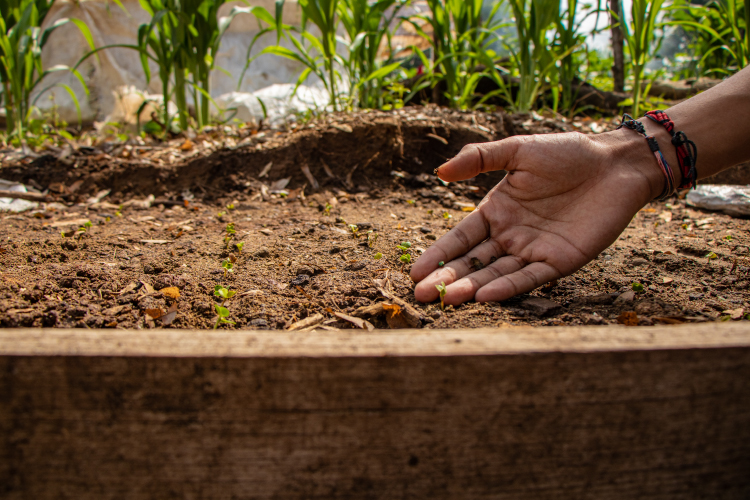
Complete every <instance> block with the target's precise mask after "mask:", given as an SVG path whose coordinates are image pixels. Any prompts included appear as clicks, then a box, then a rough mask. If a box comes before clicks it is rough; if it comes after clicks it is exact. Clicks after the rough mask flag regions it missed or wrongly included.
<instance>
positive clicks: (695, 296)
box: [688, 293, 704, 300]
mask: <svg viewBox="0 0 750 500" xmlns="http://www.w3.org/2000/svg"><path fill="white" fill-rule="evenodd" d="M703 297H704V295H703V294H702V293H691V294H690V295H688V299H690V300H700V299H702V298H703Z"/></svg>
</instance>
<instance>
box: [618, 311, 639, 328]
mask: <svg viewBox="0 0 750 500" xmlns="http://www.w3.org/2000/svg"><path fill="white" fill-rule="evenodd" d="M617 322H618V323H620V324H621V325H625V326H638V315H637V314H636V313H635V311H625V312H624V313H622V314H620V315H619V316H618V317H617Z"/></svg>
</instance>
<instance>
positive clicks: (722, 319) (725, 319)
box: [719, 316, 732, 322]
mask: <svg viewBox="0 0 750 500" xmlns="http://www.w3.org/2000/svg"><path fill="white" fill-rule="evenodd" d="M719 321H721V322H724V321H732V317H731V316H722V317H721V318H719Z"/></svg>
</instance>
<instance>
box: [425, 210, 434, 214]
mask: <svg viewBox="0 0 750 500" xmlns="http://www.w3.org/2000/svg"><path fill="white" fill-rule="evenodd" d="M434 213H435V211H434V210H428V211H427V215H432V214H434Z"/></svg>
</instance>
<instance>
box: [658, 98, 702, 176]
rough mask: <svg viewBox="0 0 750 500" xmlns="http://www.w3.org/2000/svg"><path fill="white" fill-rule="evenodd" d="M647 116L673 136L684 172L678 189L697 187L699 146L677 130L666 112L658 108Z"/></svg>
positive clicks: (682, 171)
mask: <svg viewBox="0 0 750 500" xmlns="http://www.w3.org/2000/svg"><path fill="white" fill-rule="evenodd" d="M646 116H647V117H648V118H650V119H651V120H653V121H655V122H656V123H658V124H660V125H662V126H664V128H665V129H667V132H669V135H671V136H672V144H673V145H674V147H675V150H676V151H677V163H678V164H679V167H680V172H681V173H682V183H680V185H679V186H678V189H690V188H695V187H696V185H697V184H698V171H697V170H696V168H695V165H696V162H697V161H698V148H697V147H696V146H695V143H694V142H693V141H691V140H690V139H688V138H687V136H686V135H685V132H675V125H674V122H673V121H672V119H671V118H669V116H668V115H667V113H666V112H664V111H662V110H660V109H657V110H654V111H649V112H648V113H646Z"/></svg>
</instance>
